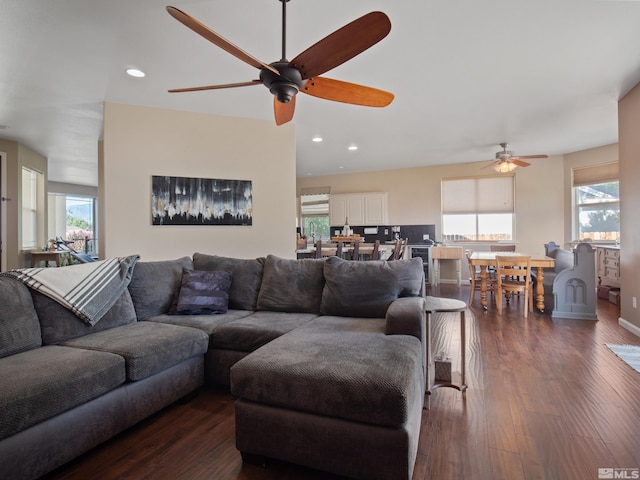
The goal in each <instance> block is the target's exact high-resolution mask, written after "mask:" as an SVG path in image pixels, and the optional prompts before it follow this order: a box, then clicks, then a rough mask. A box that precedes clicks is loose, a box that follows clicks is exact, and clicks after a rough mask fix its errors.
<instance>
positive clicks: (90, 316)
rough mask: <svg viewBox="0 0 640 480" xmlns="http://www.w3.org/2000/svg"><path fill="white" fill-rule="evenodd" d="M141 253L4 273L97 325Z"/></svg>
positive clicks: (127, 279)
mask: <svg viewBox="0 0 640 480" xmlns="http://www.w3.org/2000/svg"><path fill="white" fill-rule="evenodd" d="M139 258H140V257H139V256H138V255H131V256H128V257H119V258H113V259H110V260H102V261H98V262H89V263H81V264H78V265H71V266H69V267H60V268H22V269H16V270H10V271H8V272H4V273H2V275H4V276H9V277H13V278H15V279H17V280H20V281H21V282H23V283H24V284H25V285H27V286H28V287H30V288H31V289H33V290H35V291H37V292H40V293H42V294H43V295H46V296H48V297H49V298H51V299H53V300H55V301H56V302H58V303H60V304H61V305H62V306H64V307H66V308H68V309H69V310H71V311H72V312H73V313H75V314H76V315H77V316H78V317H79V318H81V319H82V320H83V321H84V322H85V323H87V324H88V325H95V324H96V323H97V322H98V321H99V320H100V319H101V318H102V316H103V315H104V314H105V313H106V312H107V311H108V310H109V309H110V308H111V307H112V306H113V304H114V303H115V302H116V301H117V300H118V298H120V295H122V292H124V290H125V289H126V288H127V285H129V281H130V280H131V275H132V273H133V267H134V265H135V264H136V262H137V261H138V259H139Z"/></svg>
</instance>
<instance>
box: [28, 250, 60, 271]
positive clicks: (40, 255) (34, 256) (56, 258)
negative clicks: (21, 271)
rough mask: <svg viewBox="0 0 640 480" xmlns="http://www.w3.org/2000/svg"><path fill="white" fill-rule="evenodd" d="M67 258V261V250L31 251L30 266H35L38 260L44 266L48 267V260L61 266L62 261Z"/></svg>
mask: <svg viewBox="0 0 640 480" xmlns="http://www.w3.org/2000/svg"><path fill="white" fill-rule="evenodd" d="M63 260H67V262H69V253H68V252H57V251H50V252H31V266H32V267H36V266H38V265H39V264H40V262H44V266H45V267H48V266H49V262H56V267H60V266H62V261H63Z"/></svg>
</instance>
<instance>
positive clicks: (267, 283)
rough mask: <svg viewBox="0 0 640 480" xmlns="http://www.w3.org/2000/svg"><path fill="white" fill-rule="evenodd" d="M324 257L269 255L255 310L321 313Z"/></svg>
mask: <svg viewBox="0 0 640 480" xmlns="http://www.w3.org/2000/svg"><path fill="white" fill-rule="evenodd" d="M323 269H324V260H322V259H315V258H306V259H302V260H290V259H285V258H279V257H276V256H275V255H269V256H268V257H267V259H266V260H265V264H264V273H263V275H262V286H261V287H260V293H259V295H258V310H270V311H276V312H296V313H320V303H321V300H322V289H323V288H324V275H323Z"/></svg>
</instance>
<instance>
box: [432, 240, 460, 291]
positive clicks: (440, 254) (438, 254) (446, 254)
mask: <svg viewBox="0 0 640 480" xmlns="http://www.w3.org/2000/svg"><path fill="white" fill-rule="evenodd" d="M462 254H463V252H462V247H431V262H432V267H433V268H432V269H431V271H432V272H433V278H432V279H431V285H435V286H437V285H439V284H440V260H455V262H456V280H457V284H458V286H460V285H461V284H462V273H461V261H462Z"/></svg>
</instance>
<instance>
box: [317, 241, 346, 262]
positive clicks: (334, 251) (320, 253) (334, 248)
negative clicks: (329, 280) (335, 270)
mask: <svg viewBox="0 0 640 480" xmlns="http://www.w3.org/2000/svg"><path fill="white" fill-rule="evenodd" d="M334 256H335V257H342V242H337V243H329V244H325V245H323V244H322V240H318V241H317V242H316V258H324V257H334Z"/></svg>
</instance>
